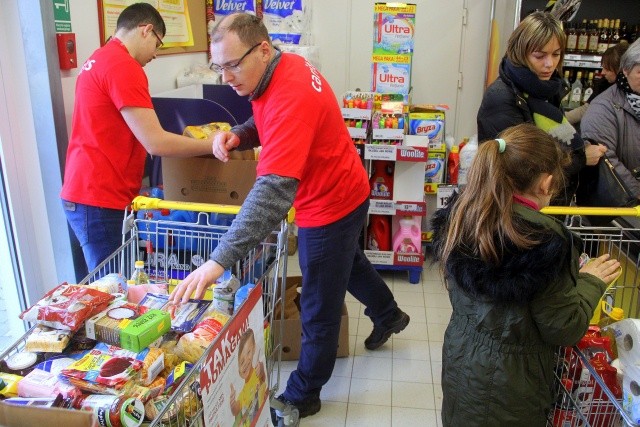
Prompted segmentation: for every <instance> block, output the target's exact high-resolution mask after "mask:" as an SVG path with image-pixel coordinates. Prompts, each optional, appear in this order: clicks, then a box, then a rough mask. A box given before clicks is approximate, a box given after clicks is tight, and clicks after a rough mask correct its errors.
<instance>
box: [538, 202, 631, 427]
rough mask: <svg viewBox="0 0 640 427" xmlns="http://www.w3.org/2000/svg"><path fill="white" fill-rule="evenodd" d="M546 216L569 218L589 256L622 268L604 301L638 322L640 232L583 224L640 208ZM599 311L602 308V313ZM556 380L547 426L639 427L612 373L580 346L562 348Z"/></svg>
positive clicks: (559, 211)
mask: <svg viewBox="0 0 640 427" xmlns="http://www.w3.org/2000/svg"><path fill="white" fill-rule="evenodd" d="M543 212H545V213H547V214H553V215H569V217H568V226H569V229H571V230H572V231H573V232H574V233H576V234H578V235H579V236H580V238H581V239H582V241H583V242H584V244H585V252H586V253H587V254H588V255H589V256H591V257H594V256H599V255H602V254H605V253H609V254H611V256H612V257H614V258H617V259H618V260H619V261H620V262H621V264H622V272H621V275H620V277H619V278H618V279H617V281H616V282H615V283H614V285H613V286H611V287H609V288H608V289H607V292H606V293H605V295H604V296H603V299H602V301H603V302H604V303H605V304H608V305H609V306H611V307H620V308H622V309H623V310H624V312H625V314H626V317H634V318H640V293H639V289H638V288H639V286H640V277H639V273H638V267H639V266H640V230H638V229H636V228H629V227H625V226H622V225H620V223H618V222H616V221H614V222H613V223H611V225H609V226H599V227H594V226H590V225H588V223H587V222H586V221H583V219H582V218H583V217H582V216H584V215H609V216H615V217H622V216H636V217H637V216H640V209H639V208H577V207H576V208H573V207H549V208H545V209H543ZM599 309H600V307H598V310H599ZM554 375H555V392H556V403H555V407H554V408H553V410H552V411H551V413H550V415H549V419H548V421H547V426H553V427H573V426H580V427H583V426H593V427H609V426H615V427H618V426H634V427H635V426H638V425H639V424H637V423H635V422H634V421H633V420H632V419H631V417H630V416H629V415H628V414H627V412H626V411H625V410H624V409H623V405H622V390H621V388H620V387H621V385H619V384H618V382H617V380H616V378H615V376H616V373H615V371H613V370H607V369H606V365H603V364H601V363H600V362H599V359H598V358H597V357H594V354H593V350H592V349H589V348H585V347H582V348H581V346H579V345H578V346H574V347H566V348H560V349H559V351H558V354H557V363H556V369H555V372H554Z"/></svg>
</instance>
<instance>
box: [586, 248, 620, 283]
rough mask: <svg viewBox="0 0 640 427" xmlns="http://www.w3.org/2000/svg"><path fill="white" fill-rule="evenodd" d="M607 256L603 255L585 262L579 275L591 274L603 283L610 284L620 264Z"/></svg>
mask: <svg viewBox="0 0 640 427" xmlns="http://www.w3.org/2000/svg"><path fill="white" fill-rule="evenodd" d="M609 257H610V255H609V254H604V255H602V256H599V257H598V258H594V259H592V260H590V261H589V262H587V263H586V264H585V265H584V266H583V267H582V268H581V269H580V272H581V273H589V274H593V275H594V276H596V277H597V278H599V279H600V280H602V281H603V282H604V283H606V284H609V283H611V282H612V281H613V280H614V279H615V278H616V275H617V274H618V270H619V269H620V262H619V261H618V260H617V259H609Z"/></svg>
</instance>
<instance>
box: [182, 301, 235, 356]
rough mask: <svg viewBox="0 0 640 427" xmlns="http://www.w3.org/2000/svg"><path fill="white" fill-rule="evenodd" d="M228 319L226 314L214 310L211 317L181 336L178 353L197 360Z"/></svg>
mask: <svg viewBox="0 0 640 427" xmlns="http://www.w3.org/2000/svg"><path fill="white" fill-rule="evenodd" d="M228 320H229V316H227V315H226V314H224V313H219V312H212V313H211V314H210V317H208V318H206V319H204V320H203V321H201V322H200V323H198V324H197V325H196V327H195V328H194V330H193V332H189V333H186V334H184V335H183V336H182V337H180V340H179V341H178V345H176V348H175V352H176V355H177V356H178V357H180V358H182V359H184V360H186V361H189V362H191V363H195V362H197V361H198V359H200V356H202V354H203V353H204V352H205V350H206V349H207V348H208V347H209V345H211V343H212V342H213V340H214V339H215V338H216V337H217V336H218V334H219V333H220V331H221V330H222V328H223V327H224V325H225V323H227V321H228Z"/></svg>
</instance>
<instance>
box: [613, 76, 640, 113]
mask: <svg viewBox="0 0 640 427" xmlns="http://www.w3.org/2000/svg"><path fill="white" fill-rule="evenodd" d="M616 84H617V85H618V87H619V88H620V90H621V91H623V92H624V93H625V95H626V97H627V102H628V103H629V105H630V106H631V109H632V110H633V113H634V115H635V116H636V117H637V118H639V119H640V93H638V92H636V91H634V90H633V89H631V86H629V81H628V80H627V76H625V75H624V73H623V72H622V71H620V72H619V73H618V75H617V76H616Z"/></svg>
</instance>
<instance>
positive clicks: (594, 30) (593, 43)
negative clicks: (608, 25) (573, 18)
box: [587, 19, 600, 54]
mask: <svg viewBox="0 0 640 427" xmlns="http://www.w3.org/2000/svg"><path fill="white" fill-rule="evenodd" d="M599 35H600V33H599V31H598V23H597V21H596V20H595V19H594V20H592V21H591V23H590V24H589V41H588V43H587V51H588V52H589V53H591V54H596V53H598V36H599Z"/></svg>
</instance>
